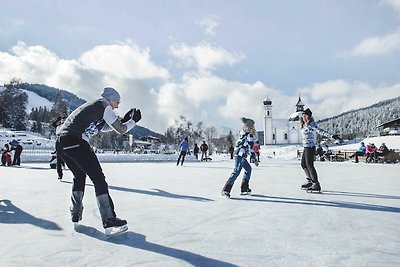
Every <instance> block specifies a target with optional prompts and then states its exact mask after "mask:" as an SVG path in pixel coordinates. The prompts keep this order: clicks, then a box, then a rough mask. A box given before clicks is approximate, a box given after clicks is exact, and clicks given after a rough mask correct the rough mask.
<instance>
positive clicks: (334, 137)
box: [332, 134, 342, 140]
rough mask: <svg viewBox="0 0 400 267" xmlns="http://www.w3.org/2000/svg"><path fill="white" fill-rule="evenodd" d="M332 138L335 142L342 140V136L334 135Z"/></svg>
mask: <svg viewBox="0 0 400 267" xmlns="http://www.w3.org/2000/svg"><path fill="white" fill-rule="evenodd" d="M332 138H333V139H335V140H342V138H340V136H339V135H337V134H334V135H332Z"/></svg>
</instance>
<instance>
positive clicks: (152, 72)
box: [79, 41, 169, 79]
mask: <svg viewBox="0 0 400 267" xmlns="http://www.w3.org/2000/svg"><path fill="white" fill-rule="evenodd" d="M79 60H80V62H82V64H84V65H85V66H87V67H89V68H91V69H93V70H96V71H99V72H103V73H107V74H109V75H113V76H115V77H116V78H122V79H154V78H156V79H167V78H168V77H169V73H168V70H166V69H164V68H162V67H159V66H157V65H156V64H154V63H153V62H152V61H151V58H150V49H149V48H145V49H141V48H140V47H139V46H137V45H136V44H134V43H132V42H131V41H128V42H127V43H120V44H113V45H99V46H96V47H95V48H93V49H91V50H90V51H87V52H85V53H84V54H83V55H82V56H81V58H80V59H79Z"/></svg>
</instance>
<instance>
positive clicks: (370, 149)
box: [365, 143, 378, 163]
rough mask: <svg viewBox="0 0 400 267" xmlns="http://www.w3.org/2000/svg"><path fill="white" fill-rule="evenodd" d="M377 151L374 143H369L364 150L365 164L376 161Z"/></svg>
mask: <svg viewBox="0 0 400 267" xmlns="http://www.w3.org/2000/svg"><path fill="white" fill-rule="evenodd" d="M377 151H378V149H377V148H376V146H375V144H374V143H369V144H368V145H367V147H366V149H365V155H366V158H365V162H367V163H369V162H376V161H377V154H376V152H377Z"/></svg>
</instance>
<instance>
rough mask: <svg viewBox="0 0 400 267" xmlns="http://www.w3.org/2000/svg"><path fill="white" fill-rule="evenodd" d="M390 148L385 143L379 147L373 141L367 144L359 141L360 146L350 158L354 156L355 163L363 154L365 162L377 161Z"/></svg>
mask: <svg viewBox="0 0 400 267" xmlns="http://www.w3.org/2000/svg"><path fill="white" fill-rule="evenodd" d="M389 152H390V150H389V149H388V148H387V146H386V144H385V143H382V144H381V146H380V147H379V148H377V147H376V146H375V144H374V143H369V144H367V145H365V144H364V142H361V146H360V147H359V148H358V150H357V151H356V152H354V154H352V155H351V156H350V158H355V163H358V162H359V161H358V157H359V156H365V162H367V163H370V162H378V159H379V157H385V156H386V155H387V154H388V153H389Z"/></svg>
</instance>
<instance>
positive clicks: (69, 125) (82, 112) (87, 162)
mask: <svg viewBox="0 0 400 267" xmlns="http://www.w3.org/2000/svg"><path fill="white" fill-rule="evenodd" d="M101 96H102V97H103V98H100V99H97V100H94V101H91V102H87V103H86V104H83V105H82V106H80V107H78V108H77V109H75V110H74V111H73V112H72V113H71V114H70V115H69V116H68V118H67V119H66V121H65V122H64V124H63V125H62V126H61V128H60V131H59V133H58V135H57V142H56V149H57V155H58V156H59V157H61V158H62V159H63V160H64V161H65V163H66V164H67V166H68V168H69V169H70V170H71V171H72V173H73V175H74V180H73V185H72V194H71V201H72V204H71V208H70V211H71V220H72V222H74V223H78V222H79V221H80V220H81V219H82V211H83V205H82V199H83V195H84V191H85V180H86V175H88V176H89V178H90V179H91V180H92V182H93V185H94V190H95V192H96V200H97V205H98V207H99V210H100V215H101V219H102V221H103V227H104V229H105V234H106V235H112V234H115V233H118V232H123V231H126V230H127V229H128V226H127V222H126V220H122V219H119V218H118V217H117V216H116V214H115V211H114V203H113V201H112V199H111V196H110V194H109V191H108V184H107V182H106V179H105V176H104V174H103V171H102V169H101V166H100V163H99V161H98V159H97V156H96V154H95V153H94V152H93V150H92V148H91V147H90V145H89V139H90V137H91V136H93V135H95V134H97V133H98V132H99V131H109V130H114V131H115V132H117V133H119V134H124V133H126V132H128V131H129V130H131V129H132V128H133V127H134V126H135V125H136V123H137V122H138V121H139V120H140V119H141V117H142V116H141V112H140V110H139V109H131V110H129V111H128V112H127V113H126V114H125V117H124V119H127V122H125V123H123V122H121V120H119V118H118V116H117V115H116V114H115V113H114V109H116V108H118V105H119V102H120V95H119V93H118V92H117V91H116V90H115V89H113V88H111V87H106V88H104V91H103V93H102V94H101Z"/></svg>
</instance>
